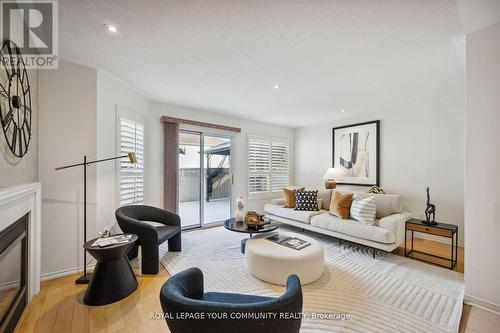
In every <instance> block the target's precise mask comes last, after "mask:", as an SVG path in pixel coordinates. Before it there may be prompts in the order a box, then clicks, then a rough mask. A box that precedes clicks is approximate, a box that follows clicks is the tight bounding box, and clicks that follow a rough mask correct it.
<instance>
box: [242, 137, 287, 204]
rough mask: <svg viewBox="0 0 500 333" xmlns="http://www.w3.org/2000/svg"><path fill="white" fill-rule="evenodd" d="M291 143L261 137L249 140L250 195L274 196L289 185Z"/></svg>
mask: <svg viewBox="0 0 500 333" xmlns="http://www.w3.org/2000/svg"><path fill="white" fill-rule="evenodd" d="M289 164H290V143H289V141H288V140H278V139H271V138H266V137H259V136H249V138H248V193H249V195H250V196H258V195H262V194H266V195H269V196H272V194H273V193H275V192H281V191H282V190H283V187H285V186H288V185H289V179H290V174H289V169H290V167H289Z"/></svg>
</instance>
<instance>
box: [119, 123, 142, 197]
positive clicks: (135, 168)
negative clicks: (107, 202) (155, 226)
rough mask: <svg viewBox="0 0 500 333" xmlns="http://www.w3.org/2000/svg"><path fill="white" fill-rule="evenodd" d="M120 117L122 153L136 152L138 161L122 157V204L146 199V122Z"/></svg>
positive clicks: (122, 154)
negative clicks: (134, 161) (133, 161)
mask: <svg viewBox="0 0 500 333" xmlns="http://www.w3.org/2000/svg"><path fill="white" fill-rule="evenodd" d="M119 119H120V155H121V156H124V155H127V154H128V153H129V152H135V155H136V159H137V163H135V164H132V163H130V161H129V160H128V159H126V158H122V159H120V206H123V205H133V204H141V203H142V202H143V200H144V124H141V123H138V122H134V121H131V120H128V119H125V118H121V117H120V118H119Z"/></svg>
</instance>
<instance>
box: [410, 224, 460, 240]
mask: <svg viewBox="0 0 500 333" xmlns="http://www.w3.org/2000/svg"><path fill="white" fill-rule="evenodd" d="M406 229H407V230H414V231H420V232H425V233H428V234H432V235H437V236H443V237H451V236H452V235H453V230H446V229H440V228H435V227H432V226H425V225H418V224H411V223H409V224H407V225H406Z"/></svg>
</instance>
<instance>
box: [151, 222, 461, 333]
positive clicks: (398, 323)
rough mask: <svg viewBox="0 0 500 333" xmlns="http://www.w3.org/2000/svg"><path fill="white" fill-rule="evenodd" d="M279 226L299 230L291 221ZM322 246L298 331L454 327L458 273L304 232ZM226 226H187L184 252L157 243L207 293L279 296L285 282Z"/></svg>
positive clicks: (173, 268) (171, 266) (172, 269)
mask: <svg viewBox="0 0 500 333" xmlns="http://www.w3.org/2000/svg"><path fill="white" fill-rule="evenodd" d="M280 230H286V231H292V232H298V233H300V232H301V231H300V230H298V229H295V228H293V227H288V226H283V227H281V228H280ZM305 234H306V235H308V236H310V237H313V238H315V239H316V240H318V241H319V242H321V244H322V245H323V247H324V249H325V264H326V267H325V272H324V273H323V275H322V276H321V278H320V279H319V280H317V281H316V282H314V283H311V284H308V285H305V286H303V295H304V308H303V312H304V317H303V321H302V328H301V332H380V333H386V332H436V333H438V332H439V333H441V332H457V331H458V325H459V322H460V317H461V313H462V303H463V296H464V281H463V274H460V273H457V272H454V271H451V270H448V269H444V268H440V267H437V266H433V265H430V264H426V263H422V262H418V261H415V260H410V259H408V258H404V257H401V256H396V255H393V254H390V253H385V252H382V251H380V252H377V257H376V258H375V259H373V258H372V252H371V249H369V248H367V247H364V246H361V245H357V244H353V243H348V242H342V244H340V242H339V240H337V239H335V238H332V237H328V236H323V235H320V234H317V233H313V232H308V231H305ZM245 237H247V235H246V234H239V233H235V232H231V231H229V230H226V229H224V228H223V227H217V228H211V229H205V230H198V231H190V232H184V233H183V234H182V252H168V251H167V249H168V248H167V243H165V244H164V245H162V246H161V247H160V258H162V259H161V263H162V264H163V266H164V267H165V268H166V270H167V271H168V272H169V273H170V274H175V273H178V272H180V271H182V270H184V269H186V268H189V267H193V266H194V267H198V268H200V269H201V270H202V271H203V274H204V278H205V291H224V292H237V293H248V294H255V295H266V296H279V295H280V294H282V293H283V292H284V287H283V286H275V285H272V284H269V283H266V282H263V281H260V280H258V279H257V278H255V277H253V276H252V275H251V274H249V273H248V272H247V270H246V267H245V257H244V255H243V254H241V253H240V240H241V239H242V238H245Z"/></svg>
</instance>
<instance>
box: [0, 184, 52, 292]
mask: <svg viewBox="0 0 500 333" xmlns="http://www.w3.org/2000/svg"><path fill="white" fill-rule="evenodd" d="M41 207H42V206H41V185H40V183H28V184H22V185H17V186H12V187H5V188H0V230H3V229H5V228H6V227H8V226H9V225H11V224H12V223H14V222H16V221H17V220H18V219H19V218H21V217H23V216H24V215H25V214H27V213H29V214H30V217H29V221H28V240H29V242H28V283H27V288H28V302H29V301H31V299H32V298H33V296H34V295H36V294H37V293H38V292H39V291H40V263H41V257H40V253H41V246H40V244H41V216H42V215H41V214H42V213H41Z"/></svg>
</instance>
